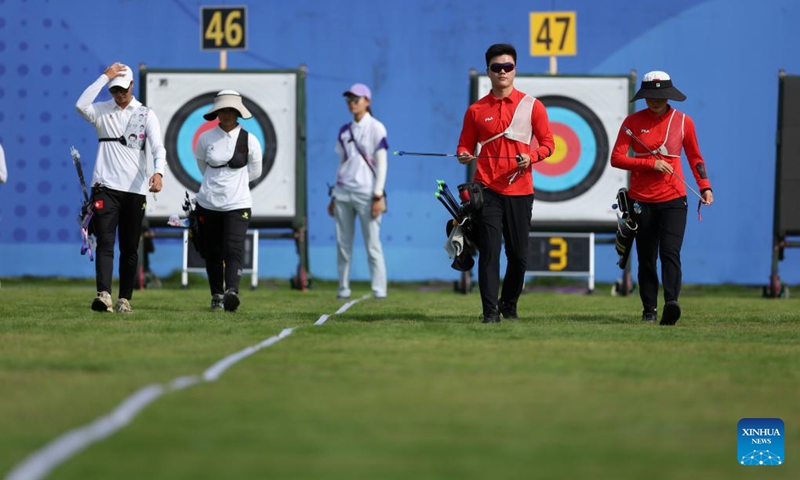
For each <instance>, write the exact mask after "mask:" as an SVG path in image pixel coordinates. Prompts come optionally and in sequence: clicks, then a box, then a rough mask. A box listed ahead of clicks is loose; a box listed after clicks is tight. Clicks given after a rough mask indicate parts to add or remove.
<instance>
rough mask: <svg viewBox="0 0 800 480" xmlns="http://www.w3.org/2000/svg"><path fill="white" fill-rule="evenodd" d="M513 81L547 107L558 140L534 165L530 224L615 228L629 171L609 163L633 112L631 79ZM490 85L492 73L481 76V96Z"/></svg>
mask: <svg viewBox="0 0 800 480" xmlns="http://www.w3.org/2000/svg"><path fill="white" fill-rule="evenodd" d="M514 86H515V87H516V88H517V89H518V90H520V91H522V92H525V93H527V94H529V95H531V96H533V97H534V98H536V99H537V100H539V101H541V102H542V104H544V106H545V107H546V108H547V115H548V118H549V120H550V129H551V131H552V133H553V140H554V143H555V149H554V151H553V154H552V155H551V156H550V157H548V158H547V159H545V160H544V161H542V162H540V163H537V164H534V165H533V186H534V191H535V193H536V196H535V202H534V205H535V208H534V214H533V217H532V221H531V224H532V225H533V226H543V227H544V226H546V227H548V228H558V227H562V226H564V227H566V226H568V227H570V228H585V229H587V230H590V229H598V228H600V229H603V228H608V229H609V230H611V229H613V228H615V226H616V223H615V222H616V218H615V216H614V213H613V210H611V205H612V203H613V200H614V198H615V195H616V193H617V191H618V190H619V189H620V188H622V187H626V186H627V184H628V176H627V172H625V171H623V170H618V169H615V168H611V166H610V164H609V159H610V153H611V146H612V145H613V144H614V142H615V141H616V134H617V132H618V131H619V128H620V125H621V124H622V121H623V120H624V119H625V117H626V116H627V115H628V113H629V103H628V100H629V99H628V95H629V86H630V78H629V77H558V76H550V75H548V76H546V77H539V76H523V75H517V77H516V79H515V81H514ZM490 90H491V81H490V80H489V78H488V77H486V76H485V75H484V76H480V77H479V78H478V91H479V93H480V94H481V96H482V95H485V94H487V93H489V91H490ZM476 100H477V99H476ZM534 142H535V141H534Z"/></svg>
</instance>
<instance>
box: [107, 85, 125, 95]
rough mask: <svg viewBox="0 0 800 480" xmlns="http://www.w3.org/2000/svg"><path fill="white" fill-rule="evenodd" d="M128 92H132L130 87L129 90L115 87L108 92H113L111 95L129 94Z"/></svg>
mask: <svg viewBox="0 0 800 480" xmlns="http://www.w3.org/2000/svg"><path fill="white" fill-rule="evenodd" d="M128 90H130V87H128V88H122V87H113V88H109V89H108V91H109V92H111V95H122V94H124V93H128Z"/></svg>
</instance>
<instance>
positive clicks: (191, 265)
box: [181, 228, 259, 290]
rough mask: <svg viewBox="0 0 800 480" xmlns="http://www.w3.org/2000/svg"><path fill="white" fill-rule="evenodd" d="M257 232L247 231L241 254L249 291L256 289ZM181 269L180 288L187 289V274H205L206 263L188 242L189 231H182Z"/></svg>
mask: <svg viewBox="0 0 800 480" xmlns="http://www.w3.org/2000/svg"><path fill="white" fill-rule="evenodd" d="M258 240H259V232H258V230H248V231H247V236H245V237H244V250H243V252H242V274H250V290H255V289H256V287H258ZM181 265H182V267H181V288H183V289H184V290H185V289H187V288H189V272H194V273H206V262H205V260H203V257H201V256H200V253H198V252H197V250H196V249H195V248H194V242H191V241H190V240H189V229H188V228H187V229H184V230H183V262H182V264H181Z"/></svg>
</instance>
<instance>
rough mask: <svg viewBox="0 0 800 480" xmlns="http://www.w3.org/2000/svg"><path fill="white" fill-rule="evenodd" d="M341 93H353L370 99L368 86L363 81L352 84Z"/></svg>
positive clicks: (370, 93)
mask: <svg viewBox="0 0 800 480" xmlns="http://www.w3.org/2000/svg"><path fill="white" fill-rule="evenodd" d="M342 95H355V96H356V97H367V98H368V99H369V100H372V92H370V91H369V87H368V86H366V85H364V84H363V83H356V84H354V85H353V86H352V87H350V88H349V89H347V91H346V92H344V93H343V94H342Z"/></svg>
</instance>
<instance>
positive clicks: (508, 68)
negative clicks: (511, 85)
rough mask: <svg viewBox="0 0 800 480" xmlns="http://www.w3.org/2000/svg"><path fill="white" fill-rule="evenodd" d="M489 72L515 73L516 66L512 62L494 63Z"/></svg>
mask: <svg viewBox="0 0 800 480" xmlns="http://www.w3.org/2000/svg"><path fill="white" fill-rule="evenodd" d="M489 70H491V71H493V72H494V73H500V72H506V73H508V72H513V71H514V64H513V63H511V62H508V63H493V64H491V65H489Z"/></svg>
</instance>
